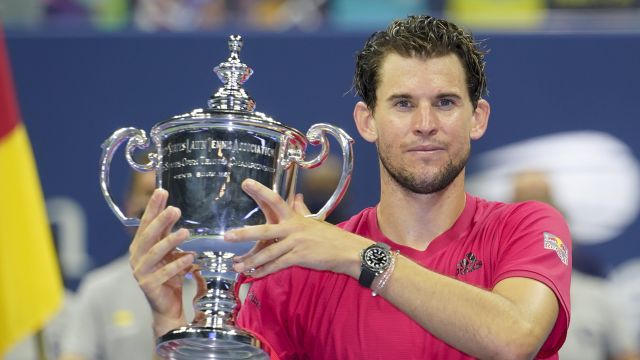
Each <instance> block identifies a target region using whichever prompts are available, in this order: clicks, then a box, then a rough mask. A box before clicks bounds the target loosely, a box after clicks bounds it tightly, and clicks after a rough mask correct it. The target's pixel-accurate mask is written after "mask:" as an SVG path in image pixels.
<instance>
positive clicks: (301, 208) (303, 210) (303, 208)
mask: <svg viewBox="0 0 640 360" xmlns="http://www.w3.org/2000/svg"><path fill="white" fill-rule="evenodd" d="M293 211H295V212H297V213H298V214H300V215H310V214H311V210H309V208H308V207H307V205H306V204H305V203H304V196H303V195H302V194H296V196H295V197H294V199H293Z"/></svg>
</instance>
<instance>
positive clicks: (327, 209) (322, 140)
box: [297, 123, 353, 219]
mask: <svg viewBox="0 0 640 360" xmlns="http://www.w3.org/2000/svg"><path fill="white" fill-rule="evenodd" d="M326 133H329V134H331V135H333V137H335V138H336V140H338V143H339V144H340V147H341V148H342V174H341V176H340V181H339V182H338V186H337V187H336V189H335V190H334V191H333V194H332V195H331V197H330V198H329V200H327V202H326V203H325V204H324V206H323V207H322V208H321V209H320V210H318V212H317V213H315V214H309V215H307V217H311V218H314V219H324V218H325V217H326V216H327V215H329V214H330V213H331V211H333V209H335V208H336V206H338V203H340V200H342V198H343V197H344V194H345V193H346V192H347V188H348V187H349V182H350V181H351V173H352V171H353V139H352V138H351V136H349V135H348V134H347V133H346V132H345V131H344V130H342V129H340V128H339V127H337V126H333V125H330V124H324V123H320V124H315V125H313V126H311V128H309V131H307V139H308V140H309V143H310V144H311V145H318V144H320V145H322V149H321V150H320V153H319V154H318V156H316V157H315V158H313V159H311V160H309V161H305V160H300V161H297V163H298V165H300V166H301V167H303V168H306V169H313V168H315V167H317V166H319V165H320V164H322V162H324V160H325V159H326V158H327V156H328V155H329V141H328V140H327V137H326Z"/></svg>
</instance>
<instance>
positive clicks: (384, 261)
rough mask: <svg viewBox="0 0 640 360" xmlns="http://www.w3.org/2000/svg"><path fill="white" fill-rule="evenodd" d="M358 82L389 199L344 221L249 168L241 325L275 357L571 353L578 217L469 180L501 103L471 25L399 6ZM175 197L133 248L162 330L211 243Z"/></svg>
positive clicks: (360, 114)
mask: <svg viewBox="0 0 640 360" xmlns="http://www.w3.org/2000/svg"><path fill="white" fill-rule="evenodd" d="M354 86H355V89H356V92H357V94H358V95H359V96H360V97H361V99H362V101H360V102H358V103H357V104H356V105H355V109H354V114H353V115H354V119H355V122H356V125H357V128H358V131H359V133H360V135H361V136H362V137H363V138H364V139H365V140H366V141H368V142H371V143H374V144H375V145H376V148H377V151H378V156H379V163H380V177H381V196H380V202H379V204H377V206H376V207H373V208H367V209H364V210H363V211H361V212H360V213H359V214H357V215H355V216H354V217H352V218H351V219H350V220H348V221H346V222H344V223H342V224H340V225H338V226H333V225H331V224H329V223H326V222H324V221H322V220H321V219H318V218H313V217H310V216H307V215H308V214H309V211H308V210H307V208H306V206H305V204H304V200H303V198H302V196H301V195H295V196H294V195H291V196H289V197H288V199H287V197H286V196H283V194H282V193H280V194H279V193H277V192H275V191H273V189H272V188H270V186H265V184H264V182H262V183H261V182H260V181H256V180H253V179H247V180H244V181H243V182H241V184H242V185H241V186H242V190H243V191H244V192H245V194H246V195H248V196H249V197H251V198H252V199H253V200H254V201H255V203H257V205H259V207H260V209H261V211H262V213H263V214H264V218H265V220H266V221H265V222H264V223H259V224H255V225H253V224H251V225H250V226H242V227H235V228H233V229H226V231H225V232H224V234H223V235H222V236H223V237H224V240H225V241H226V242H228V243H249V244H252V243H253V242H256V245H255V246H254V247H253V249H252V250H250V251H249V252H248V253H246V254H244V255H240V256H235V257H234V258H233V269H234V270H235V271H236V272H238V273H241V274H242V276H241V277H240V279H239V280H238V284H237V286H236V289H237V293H239V300H238V303H239V307H238V309H236V311H237V314H236V317H235V318H236V320H235V321H236V324H237V325H238V326H239V327H241V328H242V329H244V330H245V331H247V332H248V333H251V334H253V335H254V336H255V337H256V338H258V339H259V340H260V341H261V345H260V346H261V348H262V349H263V350H264V351H265V352H267V353H268V354H269V355H270V356H271V358H273V359H278V358H279V359H298V358H305V359H307V358H308V359H364V358H366V359H392V358H393V359H466V358H488V359H507V358H508V359H520V358H557V351H558V349H559V348H560V347H561V346H562V344H563V342H564V338H565V336H566V332H567V327H568V323H569V316H570V311H569V309H570V304H569V283H570V275H571V256H570V248H571V239H570V234H569V230H568V228H567V225H566V223H565V221H564V220H563V219H562V216H561V215H560V214H559V213H558V212H557V211H556V210H554V209H553V208H551V207H549V206H547V205H544V204H541V203H536V202H525V203H518V204H503V203H497V202H490V201H486V200H483V199H480V198H477V197H474V196H472V195H470V194H467V193H466V192H465V187H464V183H465V165H466V162H467V159H468V156H469V153H470V147H471V145H470V143H471V140H477V139H479V138H480V137H482V135H483V134H484V132H485V130H486V129H487V123H488V118H489V112H490V106H489V103H488V102H487V101H486V100H485V99H483V98H482V96H483V95H484V94H485V93H486V79H485V73H484V54H483V52H482V50H481V49H480V48H479V46H478V45H477V43H476V42H475V41H474V39H473V38H472V36H471V34H469V33H467V32H465V31H463V30H461V29H459V28H458V27H457V26H456V25H455V24H452V23H450V22H448V21H444V20H438V19H434V18H431V17H429V16H410V17H408V18H406V19H403V20H399V21H394V22H393V23H392V24H390V25H389V27H388V28H387V29H386V30H383V31H380V32H376V33H374V34H373V35H372V36H371V37H370V38H369V40H368V41H367V43H366V44H365V46H364V48H363V49H362V50H361V51H360V53H359V54H358V56H357V60H356V72H355V77H354ZM170 196H171V194H170V193H169V192H167V191H166V190H163V189H158V190H156V191H155V193H154V194H153V196H152V198H151V200H150V201H149V204H148V206H147V209H146V211H145V213H144V216H143V217H142V219H141V221H140V227H139V230H138V232H137V234H136V236H135V239H134V241H133V243H132V245H131V247H130V253H131V256H130V262H131V266H132V268H133V271H134V275H135V277H136V279H137V281H138V283H139V284H140V286H141V288H142V289H143V291H144V292H145V294H146V296H147V299H148V301H149V303H150V305H151V308H152V311H153V318H154V322H153V327H154V331H155V333H156V335H157V336H159V337H162V336H164V335H165V334H167V333H168V332H171V331H173V330H174V329H176V328H180V327H184V326H185V325H186V324H187V321H185V319H184V318H183V315H182V314H183V304H182V294H181V286H182V278H183V275H184V274H185V273H186V272H188V271H190V270H191V269H192V267H193V264H194V261H195V260H196V257H197V256H194V254H193V253H191V252H177V251H175V249H176V247H178V248H180V247H181V246H182V244H183V243H184V242H185V241H188V239H189V237H190V236H193V231H190V230H187V229H179V230H175V231H174V230H172V229H174V225H175V224H176V223H178V222H179V221H180V219H181V216H182V215H183V213H184V211H185V209H178V208H177V207H176V206H167V201H168V198H169V197H170ZM176 358H177V357H176ZM193 358H208V357H197V356H194V357H193ZM216 358H218V357H216ZM219 358H223V357H219Z"/></svg>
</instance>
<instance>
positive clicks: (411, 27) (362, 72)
mask: <svg viewBox="0 0 640 360" xmlns="http://www.w3.org/2000/svg"><path fill="white" fill-rule="evenodd" d="M389 53H397V54H398V55H400V56H404V57H413V56H419V57H425V58H432V57H440V56H445V55H448V54H450V53H454V54H456V55H457V56H458V58H460V60H461V61H462V65H463V67H464V69H465V75H466V81H467V88H468V90H469V96H470V98H471V102H472V104H473V108H474V109H475V107H476V106H477V105H478V100H480V98H481V97H482V96H483V95H486V92H487V79H486V77H485V71H484V67H485V62H484V55H485V53H486V51H484V50H483V49H481V47H480V43H479V42H476V41H475V40H474V39H473V36H472V34H471V33H470V32H468V31H465V30H463V29H461V28H459V27H458V26H457V25H455V24H453V23H451V22H449V21H446V20H441V19H436V18H433V17H431V16H427V15H421V16H409V17H407V18H405V19H402V20H395V21H393V22H392V23H391V24H390V25H389V27H387V29H385V30H383V31H377V32H375V33H373V34H372V35H371V36H370V37H369V39H368V40H367V42H366V44H365V45H364V48H363V49H362V50H361V51H360V52H359V53H358V54H357V57H356V71H355V75H354V77H353V87H354V89H355V91H356V94H357V95H359V96H360V97H361V98H362V100H363V101H364V102H365V103H366V104H367V106H368V107H369V109H371V110H373V109H374V108H375V106H376V101H377V98H376V89H377V87H378V82H379V80H380V79H379V76H380V75H379V71H380V67H381V66H382V61H383V60H384V58H385V56H386V55H387V54H389Z"/></svg>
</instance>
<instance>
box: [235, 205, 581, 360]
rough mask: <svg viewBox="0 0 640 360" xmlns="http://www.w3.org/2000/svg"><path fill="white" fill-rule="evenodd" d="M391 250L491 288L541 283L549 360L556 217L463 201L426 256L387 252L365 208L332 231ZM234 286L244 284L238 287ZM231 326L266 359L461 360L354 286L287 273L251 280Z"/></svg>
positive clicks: (563, 237)
mask: <svg viewBox="0 0 640 360" xmlns="http://www.w3.org/2000/svg"><path fill="white" fill-rule="evenodd" d="M340 227H342V228H344V229H345V230H348V231H351V232H354V233H356V234H359V235H362V236H364V237H367V238H369V239H371V240H374V241H381V242H385V243H387V244H389V245H390V246H391V248H392V249H399V250H400V253H401V255H403V256H406V257H409V258H411V259H413V260H414V261H415V262H417V263H418V264H421V265H422V266H424V267H425V268H428V269H431V270H433V271H436V272H438V273H441V274H444V275H447V276H450V277H453V278H456V279H458V280H460V281H463V282H466V283H469V284H472V285H475V286H478V287H480V288H483V289H491V288H493V286H495V285H496V284H497V283H498V282H500V281H501V280H504V279H506V278H509V277H526V278H532V279H535V280H538V281H540V282H542V283H544V284H546V285H547V286H548V287H549V288H550V289H551V290H552V291H553V292H554V293H555V295H556V296H557V298H558V303H559V307H560V311H559V315H558V318H557V320H556V323H555V325H554V328H553V330H552V332H551V334H550V335H549V337H548V339H547V340H546V342H545V343H544V345H543V347H542V349H541V350H540V353H539V354H538V358H553V359H556V358H557V351H558V349H560V347H561V346H562V344H563V342H564V339H565V336H566V333H567V327H568V323H569V314H570V312H569V309H570V307H569V285H570V278H571V258H570V247H571V239H570V235H569V230H568V228H567V225H566V223H565V221H564V220H563V218H562V216H561V215H560V214H559V213H558V212H557V211H556V210H555V209H553V208H551V207H550V206H547V205H544V204H542V203H537V202H526V203H519V204H503V203H498V202H489V201H486V200H483V199H480V198H476V197H473V196H470V195H467V202H466V206H465V209H464V210H463V212H462V214H461V215H460V217H459V218H458V220H457V221H456V222H455V223H454V225H453V226H452V227H451V228H450V229H449V230H447V231H445V232H444V233H443V234H441V235H440V236H438V237H437V238H436V239H434V240H433V241H432V242H431V243H430V244H429V246H428V248H427V249H426V250H424V251H420V250H415V249H413V248H409V247H405V246H401V245H397V244H395V243H394V242H393V241H391V240H390V239H388V238H387V237H386V236H384V234H382V232H381V231H380V228H379V227H378V222H377V217H376V209H375V208H367V209H365V210H363V211H362V212H360V213H359V214H357V215H356V216H354V217H352V218H351V219H350V220H348V221H346V222H344V223H342V224H340ZM242 281H250V280H249V279H246V278H242V279H241V280H240V282H242ZM237 323H238V324H239V325H240V326H242V327H243V328H246V329H247V330H249V331H250V332H253V333H255V334H257V335H258V336H259V337H260V338H261V339H262V340H263V341H264V342H265V343H266V344H265V349H266V350H267V351H268V352H269V353H270V354H271V355H272V358H273V359H277V358H280V359H469V358H472V357H470V356H469V355H467V354H465V353H462V352H460V351H459V350H456V349H454V348H453V347H451V346H449V345H448V344H447V343H445V342H444V341H442V340H440V339H438V338H436V337H435V336H433V335H432V334H431V333H429V332H428V331H427V330H425V329H424V328H422V327H421V326H420V325H419V324H418V323H416V322H415V321H414V320H412V319H411V318H409V317H408V316H407V315H405V314H404V313H403V312H401V311H400V310H398V309H397V308H396V307H395V306H393V305H392V304H391V303H389V302H388V301H386V300H385V299H384V298H382V297H380V296H376V297H373V296H371V290H369V289H365V288H363V287H362V286H360V285H359V284H358V281H357V280H356V279H353V278H351V277H349V276H346V275H342V274H336V273H332V272H328V271H315V270H309V269H304V268H299V267H294V268H289V269H286V270H283V271H280V272H278V273H276V274H272V275H270V276H267V277H265V278H263V279H258V280H255V281H253V283H252V285H251V290H250V291H249V294H248V296H247V299H246V300H245V303H244V304H243V305H242V306H241V308H240V310H239V312H238V317H237Z"/></svg>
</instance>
